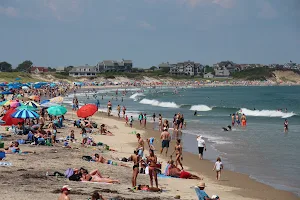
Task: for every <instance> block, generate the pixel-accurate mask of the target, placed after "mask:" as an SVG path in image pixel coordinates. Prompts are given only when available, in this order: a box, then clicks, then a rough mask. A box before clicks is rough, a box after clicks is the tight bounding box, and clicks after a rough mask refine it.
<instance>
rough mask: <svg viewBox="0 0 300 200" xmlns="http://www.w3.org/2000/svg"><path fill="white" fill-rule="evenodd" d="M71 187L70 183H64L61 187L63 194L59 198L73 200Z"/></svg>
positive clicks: (59, 199) (60, 199)
mask: <svg viewBox="0 0 300 200" xmlns="http://www.w3.org/2000/svg"><path fill="white" fill-rule="evenodd" d="M70 190H71V188H70V187H69V186H68V185H64V186H63V187H62V188H61V194H60V195H59V197H58V200H71V198H70V196H69V194H70Z"/></svg>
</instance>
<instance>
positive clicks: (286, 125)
mask: <svg viewBox="0 0 300 200" xmlns="http://www.w3.org/2000/svg"><path fill="white" fill-rule="evenodd" d="M283 126H284V132H285V133H286V132H288V130H289V127H288V126H289V122H288V120H287V119H285V120H284V123H283Z"/></svg>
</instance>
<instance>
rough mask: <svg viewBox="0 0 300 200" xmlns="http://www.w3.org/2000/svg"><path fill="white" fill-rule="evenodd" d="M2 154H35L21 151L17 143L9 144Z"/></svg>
mask: <svg viewBox="0 0 300 200" xmlns="http://www.w3.org/2000/svg"><path fill="white" fill-rule="evenodd" d="M2 152H3V151H2ZM4 152H5V153H7V154H14V153H35V152H34V151H21V149H20V147H19V142H11V144H10V145H9V147H8V148H5V149H4Z"/></svg>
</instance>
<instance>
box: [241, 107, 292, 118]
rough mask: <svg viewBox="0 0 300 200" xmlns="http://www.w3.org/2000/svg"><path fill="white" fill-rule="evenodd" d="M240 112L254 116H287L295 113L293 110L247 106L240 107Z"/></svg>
mask: <svg viewBox="0 0 300 200" xmlns="http://www.w3.org/2000/svg"><path fill="white" fill-rule="evenodd" d="M240 111H241V113H244V114H245V115H246V116H255V117H281V118H289V117H292V116H294V115H295V113H293V112H288V113H285V112H282V111H278V110H249V109H247V108H241V110H240Z"/></svg>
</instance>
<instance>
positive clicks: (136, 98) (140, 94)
mask: <svg viewBox="0 0 300 200" xmlns="http://www.w3.org/2000/svg"><path fill="white" fill-rule="evenodd" d="M141 96H145V95H144V93H139V92H136V93H134V94H133V95H131V96H130V97H129V98H130V99H133V100H134V101H137V100H138V98H139V97H141Z"/></svg>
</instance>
